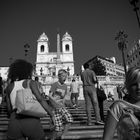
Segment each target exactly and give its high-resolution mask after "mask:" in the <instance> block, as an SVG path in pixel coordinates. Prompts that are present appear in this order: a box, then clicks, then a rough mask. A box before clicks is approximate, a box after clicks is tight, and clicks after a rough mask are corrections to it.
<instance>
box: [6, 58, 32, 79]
mask: <svg viewBox="0 0 140 140" xmlns="http://www.w3.org/2000/svg"><path fill="white" fill-rule="evenodd" d="M32 72H33V65H32V64H31V63H29V62H27V61H26V60H23V59H17V60H15V61H14V62H13V63H12V64H11V65H10V67H9V71H8V78H9V79H11V82H13V81H16V80H23V79H30V78H31V77H32Z"/></svg>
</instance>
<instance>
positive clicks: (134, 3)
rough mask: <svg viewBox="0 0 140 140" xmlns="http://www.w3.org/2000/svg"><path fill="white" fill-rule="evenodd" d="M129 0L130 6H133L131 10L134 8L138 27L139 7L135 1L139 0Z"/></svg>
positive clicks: (139, 22) (139, 20) (139, 21)
mask: <svg viewBox="0 0 140 140" xmlns="http://www.w3.org/2000/svg"><path fill="white" fill-rule="evenodd" d="M129 2H130V4H131V5H132V6H134V9H133V10H134V12H136V17H137V20H138V24H139V28H140V19H139V15H138V10H139V7H137V3H138V2H139V0H129Z"/></svg>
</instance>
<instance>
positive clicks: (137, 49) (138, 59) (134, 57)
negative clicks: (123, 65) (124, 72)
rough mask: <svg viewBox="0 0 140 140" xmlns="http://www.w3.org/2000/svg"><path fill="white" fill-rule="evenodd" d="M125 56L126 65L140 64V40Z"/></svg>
mask: <svg viewBox="0 0 140 140" xmlns="http://www.w3.org/2000/svg"><path fill="white" fill-rule="evenodd" d="M126 58H127V59H126V61H127V65H128V67H133V66H140V40H139V41H137V42H136V43H135V44H134V46H133V47H132V49H131V50H129V51H128V53H127V55H126Z"/></svg>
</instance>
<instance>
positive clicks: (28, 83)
mask: <svg viewBox="0 0 140 140" xmlns="http://www.w3.org/2000/svg"><path fill="white" fill-rule="evenodd" d="M30 81H31V80H27V88H30Z"/></svg>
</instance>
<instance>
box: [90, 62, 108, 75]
mask: <svg viewBox="0 0 140 140" xmlns="http://www.w3.org/2000/svg"><path fill="white" fill-rule="evenodd" d="M92 70H93V71H94V72H95V73H96V75H99V76H101V75H106V69H105V66H104V65H103V64H102V63H101V61H100V60H99V59H96V61H94V62H92Z"/></svg>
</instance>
